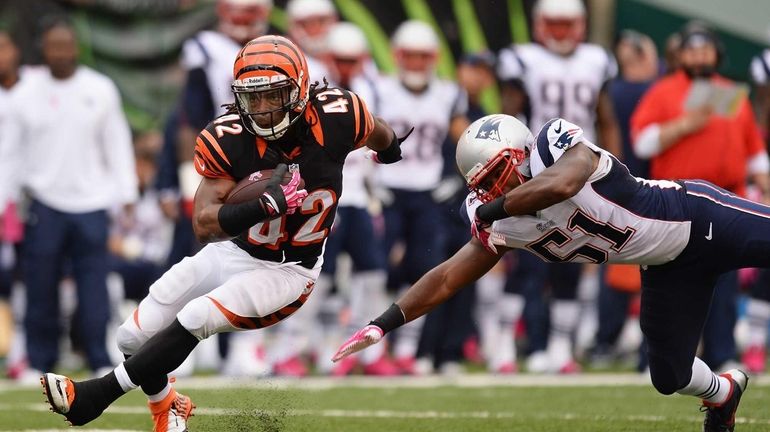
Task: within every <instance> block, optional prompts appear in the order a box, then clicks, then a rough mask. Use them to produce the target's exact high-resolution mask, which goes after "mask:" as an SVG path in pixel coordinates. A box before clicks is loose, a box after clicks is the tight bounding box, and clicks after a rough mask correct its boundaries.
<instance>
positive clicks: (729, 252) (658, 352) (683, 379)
mask: <svg viewBox="0 0 770 432" xmlns="http://www.w3.org/2000/svg"><path fill="white" fill-rule="evenodd" d="M490 137H494V138H490ZM457 165H458V168H459V170H460V172H461V173H462V174H463V175H464V177H465V179H466V182H467V184H468V186H469V188H470V189H471V190H472V192H471V193H470V194H469V195H468V199H467V200H466V210H467V214H468V217H469V219H470V220H471V232H472V233H473V236H474V238H473V239H471V241H469V242H468V244H466V246H465V247H463V249H461V250H460V251H459V252H458V253H457V254H455V255H454V256H453V257H452V258H450V259H448V260H447V261H445V262H443V263H442V264H440V265H439V266H438V267H436V268H434V269H432V270H431V271H430V272H428V273H427V274H426V275H425V276H424V277H423V278H421V279H420V281H418V282H417V283H416V284H415V285H413V286H412V287H411V288H410V289H409V290H408V291H407V292H406V294H404V295H403V296H402V297H401V298H400V299H399V300H398V301H397V302H396V303H394V304H393V305H391V306H390V308H388V309H387V310H386V311H385V312H384V313H383V314H382V315H380V316H379V317H377V318H375V319H374V320H373V321H372V322H371V323H370V325H368V326H366V327H364V328H363V329H361V330H359V331H358V332H356V334H354V335H353V336H352V337H351V338H350V339H348V341H347V342H346V343H345V344H343V345H342V346H341V347H340V349H339V350H338V352H337V354H336V355H335V357H334V360H335V361H339V360H340V359H341V358H343V357H345V356H347V355H349V354H350V353H353V352H356V351H359V350H361V349H363V348H365V347H367V346H369V345H372V344H374V343H377V342H378V341H380V340H381V339H382V337H383V335H384V334H386V333H388V332H389V331H391V330H393V329H395V328H398V327H399V326H401V325H403V324H404V323H405V322H409V321H411V320H414V319H415V318H417V317H419V316H421V315H424V314H425V313H428V312H429V311H430V310H431V309H433V308H434V307H436V306H437V305H439V304H441V303H443V302H445V301H446V300H447V299H448V298H450V297H451V296H452V295H454V294H455V293H456V292H457V291H458V290H459V289H461V288H462V287H463V286H465V285H467V284H469V283H471V282H473V281H474V280H476V279H478V278H479V277H480V276H481V275H482V274H484V273H486V272H487V271H489V270H490V269H491V268H492V267H493V266H494V265H495V264H496V263H497V262H498V261H499V260H500V258H501V257H502V256H503V255H504V254H505V253H506V252H507V251H509V250H511V248H526V249H529V250H530V251H532V252H533V253H535V254H537V255H538V256H540V258H542V259H543V260H548V261H550V262H554V263H565V262H570V261H577V262H592V263H602V262H609V263H625V264H640V265H641V269H642V270H641V273H642V274H641V277H642V286H643V287H642V306H641V327H642V330H643V331H644V333H645V336H646V337H647V341H648V347H649V360H650V377H651V380H652V384H653V386H654V387H655V389H656V390H657V391H658V392H660V393H662V394H664V395H669V394H672V393H679V394H683V395H690V396H695V397H697V398H699V399H701V400H702V404H703V406H702V409H701V411H703V412H705V419H704V422H703V429H702V430H703V431H704V432H726V431H733V430H734V428H735V423H736V411H737V409H738V405H739V402H740V399H741V396H742V395H743V393H744V392H745V390H746V387H747V385H748V376H747V375H746V374H745V373H744V372H743V371H741V370H739V369H732V370H728V371H727V372H725V373H723V374H721V375H717V374H715V373H714V372H712V371H711V370H710V369H709V367H708V366H707V365H706V363H705V362H703V361H702V360H701V359H700V358H698V357H696V355H695V354H696V351H697V349H698V342H699V340H700V335H701V332H702V329H703V325H704V323H705V321H706V317H707V315H708V313H709V306H710V304H711V299H712V297H713V293H714V287H715V284H716V280H717V279H718V277H719V275H720V273H723V272H726V271H732V270H734V269H736V268H740V267H770V207H768V206H764V205H761V204H757V203H754V202H752V201H749V200H746V199H743V198H740V197H738V196H736V195H734V194H732V193H730V192H727V191H726V190H724V189H721V188H719V187H717V186H715V185H713V184H711V183H709V182H707V181H704V180H678V181H669V180H647V179H642V178H637V177H633V176H632V175H631V174H630V173H629V171H628V169H627V168H626V167H625V165H623V164H622V163H620V162H619V161H618V160H617V159H616V158H615V157H614V156H612V155H611V154H610V153H609V152H607V151H606V150H603V149H601V148H599V147H598V146H596V145H594V144H593V143H591V142H590V141H589V140H587V139H586V138H584V136H583V133H582V129H581V128H580V127H579V126H577V125H575V124H573V123H570V122H568V121H566V120H564V119H561V118H555V119H553V120H551V121H549V122H548V123H546V124H545V126H543V128H542V129H541V130H540V131H539V132H538V134H537V136H536V137H533V136H532V133H531V132H530V131H529V130H528V129H527V128H526V126H524V125H523V124H522V123H521V122H520V121H518V120H517V119H516V118H514V117H511V116H506V115H500V114H497V115H491V116H487V117H484V118H482V119H479V120H477V121H476V122H474V123H473V124H472V125H471V126H470V127H469V128H468V129H467V130H466V131H465V133H464V134H463V137H462V138H461V139H460V141H459V142H458V144H457Z"/></svg>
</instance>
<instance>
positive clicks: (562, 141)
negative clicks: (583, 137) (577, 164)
mask: <svg viewBox="0 0 770 432" xmlns="http://www.w3.org/2000/svg"><path fill="white" fill-rule="evenodd" d="M562 123H566V122H563V121H562V120H560V121H558V122H556V124H555V126H554V128H553V131H554V132H556V133H557V134H558V133H560V132H561V134H560V135H559V138H557V139H556V142H554V143H553V146H554V147H556V148H557V149H559V150H564V149H566V148H568V147H569V146H570V145H571V144H572V139H573V138H575V136H577V135H578V134H580V133H581V132H582V130H581V129H580V128H579V127H576V128H573V129H567V130H566V131H564V132H562ZM567 124H568V125H570V126H574V125H572V124H571V123H567Z"/></svg>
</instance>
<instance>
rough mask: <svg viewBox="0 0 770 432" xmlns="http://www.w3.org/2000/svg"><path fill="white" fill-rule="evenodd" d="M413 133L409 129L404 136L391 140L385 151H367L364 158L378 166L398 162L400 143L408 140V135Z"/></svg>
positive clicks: (399, 158)
mask: <svg viewBox="0 0 770 432" xmlns="http://www.w3.org/2000/svg"><path fill="white" fill-rule="evenodd" d="M413 131H414V128H411V129H409V132H407V133H406V135H404V136H402V137H400V138H399V137H398V136H396V138H395V139H394V140H393V143H392V144H391V145H390V146H389V147H388V148H386V149H385V150H380V151H374V150H369V151H368V152H367V153H366V158H367V159H371V160H373V161H374V162H376V163H378V164H392V163H396V162H398V161H400V160H401V159H402V158H401V143H403V142H404V141H406V139H407V138H409V135H411V134H412V132H413Z"/></svg>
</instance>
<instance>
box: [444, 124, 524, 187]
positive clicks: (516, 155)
mask: <svg viewBox="0 0 770 432" xmlns="http://www.w3.org/2000/svg"><path fill="white" fill-rule="evenodd" d="M534 140H535V139H534V137H533V136H532V133H531V132H530V131H529V129H528V128H527V127H526V126H525V125H524V124H523V123H522V122H520V121H519V120H518V119H516V118H515V117H512V116H509V115H505V114H493V115H488V116H485V117H482V118H480V119H478V120H476V121H475V122H473V123H471V125H470V126H468V127H467V128H466V129H465V131H464V132H463V134H462V135H461V136H460V139H459V140H458V142H457V168H458V169H459V170H460V174H462V175H463V177H465V182H466V183H467V184H468V188H469V189H470V190H472V191H474V192H475V193H476V196H477V197H478V198H479V200H480V201H482V202H489V201H491V200H493V199H495V198H497V197H499V196H501V195H503V194H504V193H505V192H506V185H507V184H508V180H509V179H510V178H511V175H513V174H516V176H517V177H518V179H519V182H520V183H524V182H525V181H527V179H528V178H529V177H531V174H530V169H529V154H530V151H531V150H532V145H533V142H534Z"/></svg>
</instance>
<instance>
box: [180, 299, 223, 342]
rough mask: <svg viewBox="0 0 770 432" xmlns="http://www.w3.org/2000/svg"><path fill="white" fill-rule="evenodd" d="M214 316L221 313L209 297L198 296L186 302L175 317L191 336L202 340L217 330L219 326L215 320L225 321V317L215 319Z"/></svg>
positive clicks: (218, 316)
mask: <svg viewBox="0 0 770 432" xmlns="http://www.w3.org/2000/svg"><path fill="white" fill-rule="evenodd" d="M215 316H216V317H217V318H220V317H221V316H222V314H221V313H220V312H219V310H217V308H216V306H214V303H213V302H212V301H211V299H209V298H208V297H198V298H196V299H195V300H193V301H191V302H189V303H187V305H185V307H184V308H182V310H181V311H179V314H177V319H178V320H179V323H180V324H182V326H183V327H184V328H186V329H187V331H189V332H190V333H192V335H193V336H195V337H196V338H198V340H203V339H206V338H207V337H209V336H211V335H212V334H214V333H216V332H217V330H218V329H219V327H220V325H219V324H217V321H220V320H223V321H227V320H226V319H225V318H221V319H216V320H215V319H214V317H215Z"/></svg>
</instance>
